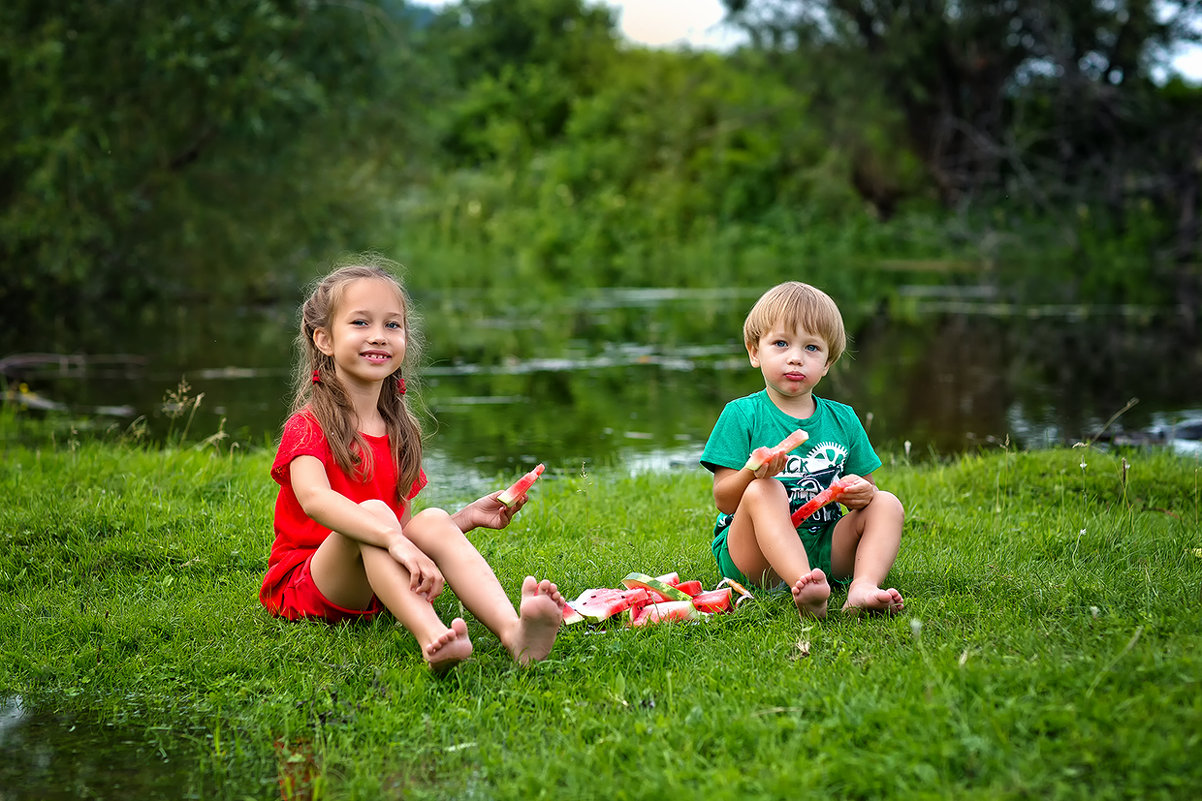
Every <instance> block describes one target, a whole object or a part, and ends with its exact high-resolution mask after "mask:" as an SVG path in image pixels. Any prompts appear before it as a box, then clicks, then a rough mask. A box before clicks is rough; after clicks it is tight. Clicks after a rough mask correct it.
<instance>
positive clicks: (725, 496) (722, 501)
mask: <svg viewBox="0 0 1202 801" xmlns="http://www.w3.org/2000/svg"><path fill="white" fill-rule="evenodd" d="M788 458H789V454H787V453H778V454H776V455H775V456H773V457H772V458H771V459H769V460H768V461H766V462H764V463H763V464H762V465H760V466H759V468H757V469H756V470H755V471H754V472H752V471H751V470H748V469H747V468H746V467H744V468H742V469H740V470H732V469H731V468H729V467H719V468H718V469H717V470H715V471H714V503H716V504H717V505H718V511H720V512H723V513H725V514H728V515H733V514H734V513H735V509H738V508H739V502H740V501H741V500H743V491H744V490H746V489H747V485H748V484H750V483H751V481H752V479H756V478H771V477H772V476H774V475H776V474H777V473H779V472H780V471H781V470H784V469H785V462H786V461H787V460H788Z"/></svg>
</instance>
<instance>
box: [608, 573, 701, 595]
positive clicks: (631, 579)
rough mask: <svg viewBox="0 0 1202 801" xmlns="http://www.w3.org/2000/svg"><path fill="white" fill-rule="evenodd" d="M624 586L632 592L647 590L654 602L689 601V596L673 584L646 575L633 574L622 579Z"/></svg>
mask: <svg viewBox="0 0 1202 801" xmlns="http://www.w3.org/2000/svg"><path fill="white" fill-rule="evenodd" d="M622 586H624V587H626V588H627V589H631V590H633V589H643V590H646V591H647V592H649V593H650V594H651V600H652V601H653V602H655V601H687V600H689V596H688V594H686V593H683V592H681V591H680V590H678V589H676V588H675V587H673V586H672V585H671V584H665V583H664V582H662V581H660V580H659V579H657V578H652V577H651V576H648V575H647V574H646V573H631V574H630V575H628V576H627V577H626V578H624V579H622Z"/></svg>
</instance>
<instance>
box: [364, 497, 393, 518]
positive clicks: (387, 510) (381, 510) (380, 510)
mask: <svg viewBox="0 0 1202 801" xmlns="http://www.w3.org/2000/svg"><path fill="white" fill-rule="evenodd" d="M359 506H361V507H362V508H364V509H366V510H367V511H369V512H371V513H372V514H373V515H375V516H376V517H386V518H389V519H391V520H396V514H395V513H394V512H393V511H392V508H391V507H389V505H388V504H386V503H384V502H383V501H381V500H379V499H377V498H371V499H369V500H366V501H362V502H360V503H359Z"/></svg>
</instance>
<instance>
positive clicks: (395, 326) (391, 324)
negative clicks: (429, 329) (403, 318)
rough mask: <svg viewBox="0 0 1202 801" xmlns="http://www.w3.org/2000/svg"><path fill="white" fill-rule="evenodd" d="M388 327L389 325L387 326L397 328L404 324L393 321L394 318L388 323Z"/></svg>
mask: <svg viewBox="0 0 1202 801" xmlns="http://www.w3.org/2000/svg"><path fill="white" fill-rule="evenodd" d="M388 327H389V328H397V329H399V328H404V326H402V325H401V324H400V323H398V322H397V321H395V320H393V321H392V322H390V323H388Z"/></svg>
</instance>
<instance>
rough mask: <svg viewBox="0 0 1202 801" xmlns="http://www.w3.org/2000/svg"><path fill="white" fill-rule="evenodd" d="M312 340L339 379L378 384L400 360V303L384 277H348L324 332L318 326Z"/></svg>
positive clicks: (402, 318) (402, 338) (402, 334)
mask: <svg viewBox="0 0 1202 801" xmlns="http://www.w3.org/2000/svg"><path fill="white" fill-rule="evenodd" d="M313 342H314V344H315V345H316V346H317V348H318V349H319V350H320V351H321V352H322V353H324V354H326V355H327V356H331V357H333V359H334V369H335V371H336V372H337V374H338V378H339V379H340V380H342V381H343V382H345V383H347V384H357V385H360V386H363V387H364V388H367V387H370V386H378V385H379V383H380V382H381V381H383V380H384V379H385V378H387V377H388V376H389V375H391V374H392V373H393V372H395V371H396V369H397V368H398V367H400V366H401V362H403V361H404V359H405V344H406V340H405V306H404V301H403V300H402V298H400V297H398V296H397V293H396V290H395V289H394V288H393V287H392V285H391V284H389V283H388V282H387V281H383V280H379V279H374V278H362V279H359V280H357V281H353V282H352V283H350V284H348V285H347V286H346V289H345V290H344V291H343V293H342V297H341V298H340V299H339V301H338V305H337V307H336V308H335V309H334V313H333V315H331V319H330V328H329V330H326V329H318V330H317V331H316V332H314V336H313Z"/></svg>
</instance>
